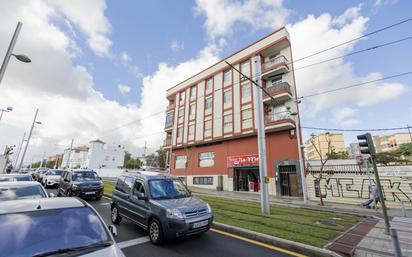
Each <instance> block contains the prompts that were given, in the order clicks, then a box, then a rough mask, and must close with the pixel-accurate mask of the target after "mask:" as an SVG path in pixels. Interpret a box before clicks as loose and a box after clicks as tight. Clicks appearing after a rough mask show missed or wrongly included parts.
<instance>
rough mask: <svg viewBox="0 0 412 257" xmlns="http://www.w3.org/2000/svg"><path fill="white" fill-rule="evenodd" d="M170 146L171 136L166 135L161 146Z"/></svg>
mask: <svg viewBox="0 0 412 257" xmlns="http://www.w3.org/2000/svg"><path fill="white" fill-rule="evenodd" d="M171 146H172V138H171V137H168V138H166V139H165V140H163V148H169V147H171Z"/></svg>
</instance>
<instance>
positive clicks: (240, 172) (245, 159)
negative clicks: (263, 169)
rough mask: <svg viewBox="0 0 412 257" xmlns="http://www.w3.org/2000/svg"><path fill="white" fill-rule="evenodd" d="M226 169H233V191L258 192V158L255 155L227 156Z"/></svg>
mask: <svg viewBox="0 0 412 257" xmlns="http://www.w3.org/2000/svg"><path fill="white" fill-rule="evenodd" d="M227 167H228V168H231V169H233V190H234V191H246V192H258V191H260V177H259V156H258V155H257V154H250V155H238V156H228V157H227Z"/></svg>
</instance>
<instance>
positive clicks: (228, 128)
mask: <svg viewBox="0 0 412 257" xmlns="http://www.w3.org/2000/svg"><path fill="white" fill-rule="evenodd" d="M232 124H233V123H232V114H228V115H225V116H224V118H223V131H224V132H225V133H226V132H232Z"/></svg>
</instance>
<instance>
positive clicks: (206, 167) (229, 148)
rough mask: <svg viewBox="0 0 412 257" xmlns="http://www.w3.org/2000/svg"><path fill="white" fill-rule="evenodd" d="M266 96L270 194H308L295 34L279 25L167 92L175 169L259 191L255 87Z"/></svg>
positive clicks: (208, 184) (168, 143)
mask: <svg viewBox="0 0 412 257" xmlns="http://www.w3.org/2000/svg"><path fill="white" fill-rule="evenodd" d="M226 61H227V62H229V63H231V64H233V66H234V67H235V68H236V69H237V70H239V71H240V72H242V73H243V74H245V76H249V77H252V78H253V79H256V78H260V79H261V80H262V86H263V87H264V88H265V89H266V91H267V92H268V93H269V94H270V96H271V97H273V98H274V100H273V99H271V97H269V96H268V95H265V94H264V95H263V108H264V113H265V129H266V150H267V166H268V175H269V177H270V183H269V193H270V194H272V195H279V196H283V195H285V196H299V195H302V190H301V183H300V176H299V171H300V169H299V159H298V145H297V133H296V130H295V120H294V119H295V116H292V115H291V113H295V114H296V113H297V112H298V107H297V104H296V101H295V100H296V87H295V79H294V74H293V66H292V65H293V64H292V52H291V45H290V38H289V34H288V32H287V30H286V29H285V28H282V29H279V30H277V31H275V32H273V33H271V34H269V35H267V36H265V37H263V38H262V39H260V40H258V41H256V42H254V43H253V44H251V45H249V46H247V47H245V48H243V49H241V50H239V51H237V52H235V53H234V54H232V55H230V56H228V57H227V58H225V59H223V60H221V61H219V62H218V63H216V64H214V65H212V66H210V67H209V68H207V69H205V70H203V71H200V72H199V73H197V74H196V75H194V76H192V77H190V78H187V79H186V80H185V81H183V82H181V83H179V84H177V85H175V86H174V87H172V88H170V89H169V90H168V91H167V99H168V101H169V106H168V107H167V109H166V123H165V132H166V139H165V140H164V149H166V150H167V151H168V152H169V155H168V156H169V163H170V171H171V173H172V174H173V175H177V176H180V177H181V178H183V179H185V180H186V181H187V184H188V185H190V186H199V187H205V188H213V189H216V188H220V189H223V190H230V191H259V190H260V185H259V181H260V180H259V165H258V161H259V156H258V143H257V136H256V132H257V131H256V128H257V124H256V123H257V119H256V114H255V112H256V108H255V107H256V106H257V104H258V99H257V98H256V93H257V90H259V89H258V88H257V87H256V86H254V85H253V84H252V83H251V82H250V81H249V80H248V79H246V78H245V77H242V76H241V75H240V74H239V73H238V72H237V71H236V70H234V69H231V68H230V66H228V65H227V63H226Z"/></svg>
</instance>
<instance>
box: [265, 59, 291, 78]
mask: <svg viewBox="0 0 412 257" xmlns="http://www.w3.org/2000/svg"><path fill="white" fill-rule="evenodd" d="M287 63H288V59H286V57H285V56H283V55H280V56H278V57H276V58H273V59H270V60H269V61H267V62H265V63H264V64H263V65H262V79H267V78H269V77H272V76H275V75H279V74H283V73H286V72H288V71H289V66H288V64H287Z"/></svg>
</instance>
